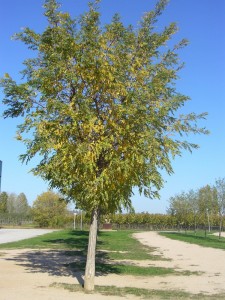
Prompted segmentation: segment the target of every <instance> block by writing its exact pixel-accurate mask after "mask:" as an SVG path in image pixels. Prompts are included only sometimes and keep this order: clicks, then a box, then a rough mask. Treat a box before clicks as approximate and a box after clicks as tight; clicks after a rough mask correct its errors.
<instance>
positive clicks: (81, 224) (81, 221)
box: [80, 210, 83, 230]
mask: <svg viewBox="0 0 225 300" xmlns="http://www.w3.org/2000/svg"><path fill="white" fill-rule="evenodd" d="M80 230H83V220H82V210H80Z"/></svg>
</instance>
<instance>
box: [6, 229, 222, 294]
mask: <svg viewBox="0 0 225 300" xmlns="http://www.w3.org/2000/svg"><path fill="white" fill-rule="evenodd" d="M135 237H136V238H138V239H139V240H140V241H141V242H142V243H143V244H146V245H149V246H151V247H155V248H156V250H155V254H161V255H163V256H164V257H165V258H168V259H170V260H168V261H142V262H140V261H139V262H133V263H137V264H140V265H144V266H152V265H154V266H163V267H172V268H175V269H177V270H179V271H181V270H189V271H193V272H196V271H197V272H198V275H189V276H181V275H180V276H175V275H171V276H161V277H157V276H155V277H149V278H147V277H134V276H119V275H112V274H111V275H106V276H96V281H95V283H96V284H98V285H115V286H118V287H123V286H130V287H139V288H146V289H162V290H168V289H172V290H173V289H180V290H183V291H187V292H192V293H205V294H217V293H225V284H224V283H225V251H223V250H218V249H211V248H203V247H199V246H196V245H191V244H186V243H183V242H179V241H175V240H170V239H167V238H165V237H162V236H159V235H158V234H157V233H155V232H144V233H137V234H135ZM75 260H76V258H74V257H71V256H68V255H65V253H64V252H63V251H57V250H19V249H18V250H1V251H0V270H1V272H0V300H28V299H30V298H31V299H32V300H39V299H41V300H53V299H54V300H62V299H66V300H70V299H71V300H72V299H73V300H74V299H75V297H76V299H79V300H89V299H91V300H95V299H96V300H97V299H98V300H104V299H108V300H119V299H129V300H133V299H137V298H135V297H133V296H127V297H126V298H119V297H115V296H107V297H106V296H102V295H99V294H92V295H88V294H82V293H76V294H74V293H71V292H68V291H66V290H63V289H61V288H56V287H49V286H50V285H51V284H52V283H56V282H58V283H71V284H72V283H82V281H83V274H78V273H73V272H72V270H70V269H68V267H66V266H65V264H66V263H69V262H74V261H75Z"/></svg>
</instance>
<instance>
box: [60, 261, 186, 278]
mask: <svg viewBox="0 0 225 300" xmlns="http://www.w3.org/2000/svg"><path fill="white" fill-rule="evenodd" d="M65 266H66V267H69V268H70V269H71V270H72V271H73V272H84V270H85V262H74V263H69V264H65ZM95 271H96V275H97V276H100V275H107V274H118V275H133V276H163V275H170V274H176V275H178V274H179V275H189V273H188V274H187V273H186V271H185V272H184V273H183V272H176V271H174V269H172V268H163V267H153V266H148V267H140V266H135V265H127V264H109V263H101V262H97V263H96V269H95Z"/></svg>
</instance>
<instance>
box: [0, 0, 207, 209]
mask: <svg viewBox="0 0 225 300" xmlns="http://www.w3.org/2000/svg"><path fill="white" fill-rule="evenodd" d="M98 2H99V1H94V2H92V3H90V4H89V11H88V12H86V13H84V14H83V15H81V16H80V17H78V18H76V19H75V20H74V19H72V18H71V17H70V15H69V14H68V13H63V12H60V11H59V6H58V4H57V3H56V1H54V0H46V1H45V6H44V7H45V16H46V17H47V21H48V26H47V27H46V29H45V30H44V31H43V33H35V32H34V31H33V30H31V29H29V28H25V29H24V30H23V31H22V32H21V33H19V34H17V35H16V39H19V40H21V41H23V42H24V43H25V44H26V45H27V46H28V47H29V48H30V49H32V50H35V53H34V55H33V58H32V59H28V60H26V61H25V70H23V72H22V73H23V83H21V82H20V83H16V82H15V81H14V80H13V79H12V78H11V77H10V75H8V74H7V75H6V76H5V78H3V79H2V80H1V85H2V86H3V88H4V92H5V98H4V104H6V105H7V106H8V109H6V110H5V112H4V116H5V117H18V116H23V117H24V123H23V124H22V125H21V126H19V128H18V135H17V137H18V139H19V140H21V141H23V142H24V143H25V145H26V146H27V152H26V154H25V155H23V156H21V159H22V160H23V161H29V160H30V159H32V158H33V157H34V156H35V155H36V154H38V155H40V156H41V157H43V159H42V160H41V162H40V163H39V164H38V165H37V167H36V168H34V169H33V172H34V174H35V175H39V176H41V177H43V178H44V179H45V180H47V181H49V183H50V186H51V187H56V188H58V189H59V190H60V192H62V193H63V194H65V195H67V196H68V197H70V198H71V199H73V200H74V199H75V200H76V203H77V205H78V207H79V208H82V209H84V210H86V211H92V210H93V209H99V208H100V209H102V210H104V211H109V212H110V211H111V212H114V211H116V210H118V209H119V208H120V207H121V206H126V207H130V206H131V203H130V197H131V195H132V188H133V187H134V186H136V187H138V188H139V191H140V192H143V193H144V195H145V196H148V197H157V196H158V190H159V189H160V188H161V187H162V185H163V178H162V176H161V173H160V170H162V169H164V170H166V171H167V172H168V173H169V174H170V173H171V172H172V167H171V162H170V160H171V158H172V157H175V156H176V155H180V154H181V152H182V149H191V148H195V147H197V145H194V144H191V143H189V142H187V141H185V140H184V139H183V137H182V133H185V135H184V136H186V134H188V133H205V132H206V131H205V129H204V128H203V129H202V128H198V127H197V126H196V121H197V120H198V119H199V118H202V117H204V115H205V114H201V115H195V114H194V113H191V114H186V115H179V113H178V112H177V111H178V110H179V109H180V108H182V107H183V105H184V104H185V102H186V101H187V100H189V98H188V97H187V96H184V95H182V94H180V93H178V92H177V90H176V86H175V83H176V80H177V78H178V74H177V72H178V71H179V69H180V67H181V65H182V64H180V61H179V58H178V54H177V51H178V50H179V49H180V48H182V47H184V46H185V45H186V44H187V41H186V40H182V41H180V42H179V43H178V44H176V45H173V46H171V45H172V43H171V42H170V40H171V39H172V37H173V35H174V34H175V33H176V31H177V27H176V24H175V23H171V24H169V25H168V26H167V27H165V28H164V29H163V30H162V31H161V32H159V30H158V28H157V29H155V26H157V25H156V22H157V18H158V17H159V16H160V15H161V13H162V11H163V10H164V8H165V6H166V3H167V1H165V0H160V1H159V2H158V3H157V5H156V8H155V10H152V11H150V12H148V13H146V14H145V16H144V17H143V18H142V21H141V22H140V24H139V27H138V28H135V29H134V28H132V26H125V25H123V23H122V22H121V19H120V17H119V16H118V15H117V14H116V15H115V16H114V17H113V19H112V21H111V23H110V24H107V25H103V26H102V25H101V24H100V13H99V9H98V4H97V3H98ZM75 5H76V4H75ZM27 132H32V136H31V139H30V140H29V139H26V133H27Z"/></svg>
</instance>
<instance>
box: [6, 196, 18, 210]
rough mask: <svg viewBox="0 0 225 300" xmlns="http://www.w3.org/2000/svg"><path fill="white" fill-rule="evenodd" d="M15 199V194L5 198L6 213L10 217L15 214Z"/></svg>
mask: <svg viewBox="0 0 225 300" xmlns="http://www.w3.org/2000/svg"><path fill="white" fill-rule="evenodd" d="M16 199H17V195H16V194H15V193H10V194H9V195H8V198H7V213H8V214H10V215H13V214H16Z"/></svg>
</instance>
